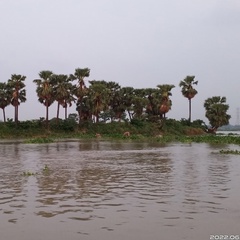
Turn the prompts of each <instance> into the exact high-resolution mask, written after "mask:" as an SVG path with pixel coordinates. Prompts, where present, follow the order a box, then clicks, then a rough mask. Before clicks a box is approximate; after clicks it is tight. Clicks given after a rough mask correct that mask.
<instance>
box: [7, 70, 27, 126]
mask: <svg viewBox="0 0 240 240" xmlns="http://www.w3.org/2000/svg"><path fill="white" fill-rule="evenodd" d="M25 79H26V76H23V75H19V74H12V76H11V78H10V79H9V80H8V82H7V85H8V87H9V91H10V93H11V95H12V96H11V104H12V105H13V106H14V110H15V113H14V121H15V123H16V124H17V123H18V108H19V105H20V103H21V102H25V101H26V100H27V99H26V90H25V89H24V88H25V83H24V81H25Z"/></svg>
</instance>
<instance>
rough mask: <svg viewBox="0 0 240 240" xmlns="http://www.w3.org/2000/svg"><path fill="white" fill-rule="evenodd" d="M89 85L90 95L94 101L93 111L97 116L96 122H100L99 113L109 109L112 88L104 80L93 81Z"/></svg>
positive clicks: (91, 100) (92, 101)
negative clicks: (107, 86)
mask: <svg viewBox="0 0 240 240" xmlns="http://www.w3.org/2000/svg"><path fill="white" fill-rule="evenodd" d="M90 83H91V85H90V87H89V97H90V102H91V103H92V109H91V112H92V113H93V115H95V117H96V122H97V123H98V122H99V114H100V112H101V111H105V110H107V109H109V101H110V93H111V92H110V90H109V89H108V88H106V85H105V84H104V83H103V82H102V81H91V82H90Z"/></svg>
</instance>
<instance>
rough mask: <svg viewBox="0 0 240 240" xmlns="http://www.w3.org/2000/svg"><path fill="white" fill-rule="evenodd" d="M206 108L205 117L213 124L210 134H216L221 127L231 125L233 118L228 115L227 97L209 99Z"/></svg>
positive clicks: (205, 103) (205, 104)
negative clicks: (230, 121)
mask: <svg viewBox="0 0 240 240" xmlns="http://www.w3.org/2000/svg"><path fill="white" fill-rule="evenodd" d="M204 107H205V109H206V114H205V116H206V118H207V119H208V120H209V122H210V124H211V129H210V130H209V132H213V133H215V132H216V131H217V129H218V128H219V127H221V126H223V125H227V124H229V120H230V118H231V116H230V115H228V114H227V111H228V109H229V106H228V104H226V97H220V96H214V97H212V98H208V99H206V100H205V102H204Z"/></svg>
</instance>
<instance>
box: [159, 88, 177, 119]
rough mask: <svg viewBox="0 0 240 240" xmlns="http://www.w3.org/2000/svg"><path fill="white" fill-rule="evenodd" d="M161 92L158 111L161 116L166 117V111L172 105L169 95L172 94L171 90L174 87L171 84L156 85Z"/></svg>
mask: <svg viewBox="0 0 240 240" xmlns="http://www.w3.org/2000/svg"><path fill="white" fill-rule="evenodd" d="M157 87H158V88H159V91H160V94H161V100H160V107H159V111H160V114H161V115H162V117H163V118H166V113H167V112H169V110H170V109H171V106H172V101H171V99H170V98H169V96H172V93H171V90H172V89H173V88H174V87H175V86H174V85H172V84H162V85H157Z"/></svg>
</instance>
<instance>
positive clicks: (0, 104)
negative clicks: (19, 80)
mask: <svg viewBox="0 0 240 240" xmlns="http://www.w3.org/2000/svg"><path fill="white" fill-rule="evenodd" d="M11 97H12V95H11V94H10V91H9V87H8V85H7V84H6V83H0V108H2V110H3V121H4V122H6V114H5V108H6V107H7V106H8V105H9V104H10V103H11Z"/></svg>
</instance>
